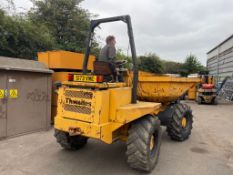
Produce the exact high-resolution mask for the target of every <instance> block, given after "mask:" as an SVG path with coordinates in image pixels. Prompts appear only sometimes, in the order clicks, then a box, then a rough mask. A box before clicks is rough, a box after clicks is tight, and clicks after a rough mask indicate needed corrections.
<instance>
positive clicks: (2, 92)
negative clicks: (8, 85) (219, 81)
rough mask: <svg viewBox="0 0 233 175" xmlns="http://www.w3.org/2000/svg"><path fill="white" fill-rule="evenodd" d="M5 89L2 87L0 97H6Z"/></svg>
mask: <svg viewBox="0 0 233 175" xmlns="http://www.w3.org/2000/svg"><path fill="white" fill-rule="evenodd" d="M4 92H5V91H4V89H0V99H2V98H4V97H5V93H4Z"/></svg>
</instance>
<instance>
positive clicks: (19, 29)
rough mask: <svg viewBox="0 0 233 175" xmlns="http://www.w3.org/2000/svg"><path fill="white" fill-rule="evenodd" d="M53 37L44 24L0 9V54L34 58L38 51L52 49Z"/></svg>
mask: <svg viewBox="0 0 233 175" xmlns="http://www.w3.org/2000/svg"><path fill="white" fill-rule="evenodd" d="M53 44H54V42H53V37H52V36H51V35H50V33H49V31H48V29H47V28H46V27H45V26H43V25H34V24H32V23H31V22H30V21H28V20H25V19H23V18H20V17H17V16H8V15H6V14H5V13H4V11H3V10H0V55H2V56H9V57H18V58H26V59H32V58H35V56H36V54H37V52H39V51H44V50H48V49H51V48H52V46H53Z"/></svg>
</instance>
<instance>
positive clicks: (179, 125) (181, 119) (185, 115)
mask: <svg viewBox="0 0 233 175" xmlns="http://www.w3.org/2000/svg"><path fill="white" fill-rule="evenodd" d="M192 124H193V115H192V111H191V109H190V107H189V106H188V105H186V104H181V103H179V104H176V105H175V106H174V112H173V114H172V117H171V118H170V120H169V123H168V125H167V133H168V135H169V136H170V138H171V139H172V140H176V141H184V140H186V139H188V137H189V135H190V134H191V130H192Z"/></svg>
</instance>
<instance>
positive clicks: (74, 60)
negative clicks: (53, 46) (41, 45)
mask: <svg viewBox="0 0 233 175" xmlns="http://www.w3.org/2000/svg"><path fill="white" fill-rule="evenodd" d="M83 57H84V54H82V53H75V52H69V51H64V50H59V51H47V52H39V53H38V61H39V62H42V63H44V64H45V65H47V66H48V68H49V69H52V70H53V71H54V73H53V75H52V84H54V82H57V81H60V82H63V81H67V80H68V74H69V73H74V72H72V71H74V70H75V71H76V73H77V72H81V70H82V65H83ZM94 61H95V56H93V55H90V57H89V62H88V66H87V68H88V70H91V71H92V70H93V62H94ZM61 70H62V71H61ZM68 71H69V72H68ZM51 111H52V112H51V113H52V114H51V121H52V122H53V121H54V117H55V116H56V114H57V93H56V92H55V89H54V88H53V90H52V110H51Z"/></svg>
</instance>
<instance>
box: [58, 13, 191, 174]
mask: <svg viewBox="0 0 233 175" xmlns="http://www.w3.org/2000/svg"><path fill="white" fill-rule="evenodd" d="M114 21H123V22H125V23H126V24H127V29H128V35H129V43H130V48H131V54H132V63H133V73H132V75H133V76H132V81H127V80H128V79H130V76H129V75H130V74H127V75H128V76H127V77H128V79H127V78H126V79H125V80H126V81H125V82H103V81H102V82H101V81H100V82H98V81H99V80H101V78H99V76H101V75H97V74H95V71H94V72H90V71H88V70H87V65H88V58H89V54H90V49H91V44H92V40H93V36H94V29H95V28H96V27H97V26H99V25H100V24H102V23H107V22H114ZM86 48H87V49H86V53H85V58H84V63H83V72H82V74H72V75H69V76H70V77H69V80H70V81H66V82H63V83H62V86H61V87H60V88H59V90H58V104H57V105H58V108H57V115H56V117H55V123H54V127H55V134H54V136H55V137H56V139H57V142H58V143H59V144H60V145H61V146H62V147H63V148H65V149H68V150H77V149H80V148H82V147H84V146H85V145H86V144H87V141H88V138H94V139H98V140H101V141H103V142H105V143H107V144H111V143H113V142H115V141H118V140H121V141H124V142H126V145H127V151H126V156H127V163H128V164H129V166H130V167H132V168H134V169H137V170H140V171H144V172H150V171H152V170H153V168H154V167H155V166H156V164H157V162H158V157H159V150H160V145H161V137H162V129H161V125H164V126H166V127H167V132H168V135H169V136H170V137H171V139H172V140H176V141H184V140H186V139H188V137H189V136H190V134H191V130H192V123H193V115H192V111H191V109H190V108H189V107H188V106H187V105H186V104H182V103H180V102H179V100H178V98H179V97H177V99H176V100H171V101H169V103H166V104H164V103H161V102H160V101H159V100H158V101H156V102H154V101H150V100H142V99H141V98H140V95H139V93H138V68H137V62H136V50H135V44H134V37H133V30H132V25H131V19H130V16H128V15H126V16H117V17H112V18H104V19H97V20H92V21H91V25H90V32H89V35H88V42H87V47H86ZM80 76H81V77H82V76H83V78H81V79H82V80H84V79H85V77H89V78H87V80H88V81H90V80H91V81H92V82H88V81H77V77H80ZM75 77H76V78H75ZM90 77H91V78H90ZM78 79H79V80H80V78H78ZM130 82H131V83H130ZM182 90H183V89H182ZM186 90H187V89H185V90H183V91H184V92H185V91H186Z"/></svg>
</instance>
